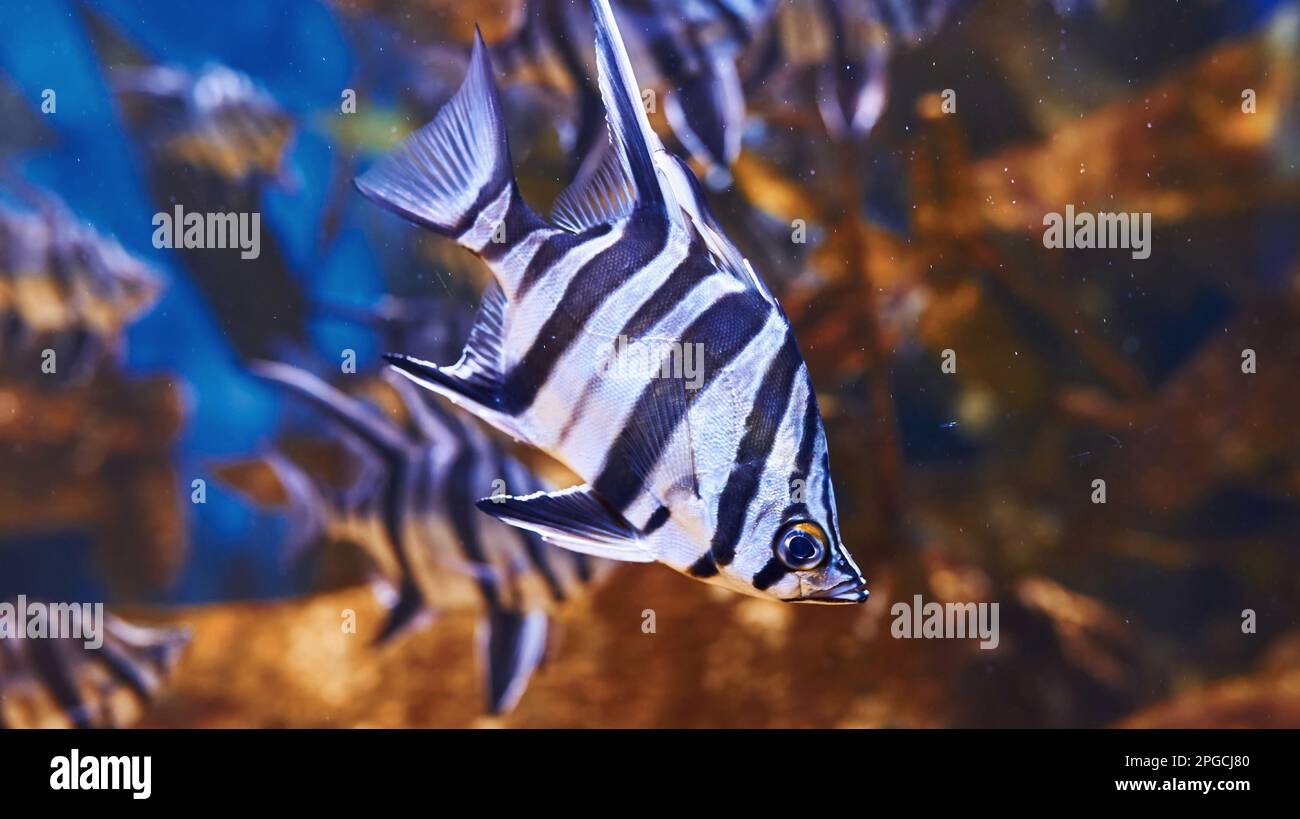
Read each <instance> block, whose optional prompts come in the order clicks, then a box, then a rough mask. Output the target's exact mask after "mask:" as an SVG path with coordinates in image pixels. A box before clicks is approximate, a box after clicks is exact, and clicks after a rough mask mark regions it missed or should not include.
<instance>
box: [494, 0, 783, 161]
mask: <svg viewBox="0 0 1300 819" xmlns="http://www.w3.org/2000/svg"><path fill="white" fill-rule="evenodd" d="M577 5H578V4H575V3H574V2H573V0H529V2H528V4H527V6H526V8H525V9H524V16H523V22H522V24H521V25H520V26H519V28H518V29H517V30H516V32H515V33H514V34H513V35H512V36H511V37H510V38H509V39H507V40H506V41H504V42H502V43H499V44H497V45H496V46H495V47H494V48H493V53H494V54H495V55H496V57H497V59H498V60H499V61H500V62H502V63H503V64H504V65H505V66H506V68H507V69H509V70H514V69H515V68H517V67H519V66H530V67H536V66H540V65H543V64H545V63H546V61H547V60H548V59H554V60H555V63H556V64H557V65H558V67H559V68H560V70H561V71H562V72H563V73H564V75H565V76H566V79H567V85H568V86H569V87H571V88H573V89H574V90H575V92H576V95H577V104H578V112H577V127H576V133H575V134H574V137H573V140H572V146H571V152H572V153H573V155H574V156H575V157H577V158H578V159H580V160H584V161H585V159H586V158H587V157H589V156H591V155H592V154H593V151H595V149H597V148H598V147H599V145H600V143H601V142H603V141H604V137H605V133H604V131H605V129H604V124H603V114H602V110H601V102H600V95H599V92H598V90H597V89H596V88H594V87H593V86H592V83H591V81H590V80H589V79H588V77H589V76H590V70H589V68H588V60H587V57H588V54H587V51H586V49H582V48H579V47H577V45H576V44H579V43H582V42H584V41H585V42H591V28H590V25H589V23H588V18H587V16H586V14H585V13H584V12H582V11H581V10H579V9H578V8H577ZM775 5H776V3H775V0H688V2H684V3H677V2H668V0H624V2H621V3H619V7H620V10H621V13H622V14H623V15H624V16H625V19H627V20H628V21H629V22H630V23H632V26H631V29H630V31H631V32H632V36H633V38H634V39H635V42H634V44H633V52H634V55H635V56H637V57H639V58H640V59H639V60H638V65H640V66H641V67H642V69H643V70H642V73H643V75H645V78H646V79H647V80H650V81H653V82H655V83H656V84H661V85H663V86H665V88H666V91H665V94H664V115H665V116H666V117H667V119H668V122H669V124H670V125H671V126H672V129H673V133H674V134H675V135H676V136H677V138H678V139H679V140H680V141H681V143H682V145H683V147H685V148H686V150H687V151H689V152H690V154H691V155H692V156H693V157H695V158H696V159H697V161H699V162H700V163H701V164H702V165H703V166H704V167H705V168H706V169H709V170H711V171H712V172H714V173H716V174H718V176H719V177H725V171H726V169H728V168H730V166H731V163H732V162H734V161H735V160H736V157H737V156H739V155H740V138H741V131H742V128H743V125H744V117H745V101H744V94H743V90H742V87H741V82H740V76H739V74H738V73H737V70H736V60H737V58H738V56H739V53H740V51H741V50H742V49H743V48H744V46H745V45H746V44H747V43H748V42H749V41H750V39H752V38H753V36H754V34H755V32H756V31H757V30H758V29H759V28H761V27H762V26H763V25H764V24H765V22H766V20H767V19H768V18H769V17H770V16H771V13H772V10H773V8H774V7H775Z"/></svg>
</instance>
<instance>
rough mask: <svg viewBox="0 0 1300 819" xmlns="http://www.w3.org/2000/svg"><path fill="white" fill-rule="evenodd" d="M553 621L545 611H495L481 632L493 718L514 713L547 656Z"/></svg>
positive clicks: (489, 613) (488, 697)
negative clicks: (548, 634) (548, 638)
mask: <svg viewBox="0 0 1300 819" xmlns="http://www.w3.org/2000/svg"><path fill="white" fill-rule="evenodd" d="M548 627H549V620H548V617H547V615H546V612H545V611H542V610H540V609H537V610H532V611H514V610H511V609H503V608H494V609H492V610H490V611H489V612H488V614H487V621H486V623H485V624H484V626H483V630H482V632H481V633H480V651H481V652H482V655H483V666H484V673H485V675H486V677H487V679H486V682H487V700H488V710H489V711H490V712H491V713H492V714H493V715H498V714H508V713H510V712H511V711H513V710H514V708H515V705H517V704H518V702H519V698H520V697H522V696H523V694H524V689H525V688H527V687H528V680H529V679H530V678H531V677H532V675H533V672H534V671H535V670H536V669H537V666H538V665H539V664H541V662H542V658H543V657H544V656H545V654H546V634H547V631H548Z"/></svg>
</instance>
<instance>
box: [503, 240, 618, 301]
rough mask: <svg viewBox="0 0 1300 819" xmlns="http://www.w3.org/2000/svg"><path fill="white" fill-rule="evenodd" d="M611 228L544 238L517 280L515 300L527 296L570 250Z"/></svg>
mask: <svg viewBox="0 0 1300 819" xmlns="http://www.w3.org/2000/svg"><path fill="white" fill-rule="evenodd" d="M612 228H613V226H612V225H608V224H601V225H594V226H592V227H590V228H587V229H586V230H584V231H582V232H581V233H569V232H567V231H562V232H559V233H555V234H552V235H550V236H548V237H546V240H545V241H543V242H542V246H541V247H539V248H537V252H536V253H534V254H533V258H532V259H530V260H529V262H528V266H527V267H526V268H524V275H523V277H522V278H520V280H519V289H518V292H517V293H516V294H515V297H514V298H515V300H516V301H517V300H519V299H522V298H523V297H524V296H526V295H528V291H529V290H532V289H533V285H534V284H536V283H537V282H538V281H540V280H541V278H542V276H544V275H546V273H548V272H550V270H551V268H553V267H555V264H556V263H557V262H558V261H560V259H563V258H564V256H565V254H567V253H568V252H569V251H570V250H573V249H574V248H576V247H577V246H578V245H581V244H584V243H586V242H589V241H591V240H593V239H598V238H600V237H601V236H604V235H605V234H606V233H609V231H610V230H611V229H612Z"/></svg>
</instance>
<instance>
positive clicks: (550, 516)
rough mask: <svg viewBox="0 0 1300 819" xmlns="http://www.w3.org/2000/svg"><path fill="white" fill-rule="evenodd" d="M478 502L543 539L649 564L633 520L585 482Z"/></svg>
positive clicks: (607, 555)
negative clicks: (615, 508) (567, 486)
mask: <svg viewBox="0 0 1300 819" xmlns="http://www.w3.org/2000/svg"><path fill="white" fill-rule="evenodd" d="M477 505H478V508H479V509H481V510H483V511H484V512H487V513H488V514H489V515H491V516H492V517H494V518H496V519H498V520H502V521H505V522H506V523H509V524H511V525H512V526H518V527H519V528H520V529H527V530H528V531H530V532H536V533H537V534H538V535H540V536H541V537H542V539H543V540H546V541H547V542H549V543H554V544H555V545H556V546H563V547H564V548H566V549H572V550H573V551H575V552H582V553H583V554H589V555H594V556H596V557H605V558H609V559H610V560H624V561H629V562H633V563H653V562H654V559H655V557H654V555H652V554H651V553H650V552H649V551H647V550H646V549H645V548H643V547H642V546H641V544H640V543H638V542H637V541H638V534H637V531H636V529H635V528H634V527H633V526H632V524H630V523H628V522H627V520H625V519H624V518H623V516H622V515H620V514H618V513H617V512H615V511H613V510H612V509H610V508H609V506H608V504H606V503H605V502H604V501H602V500H601V499H600V498H599V497H598V496H597V495H596V493H595V492H593V491H592V489H591V487H590V486H587V485H586V484H583V485H581V486H574V487H570V488H569V489H562V490H559V491H557V492H534V493H533V494H531V495H523V496H521V497H512V496H505V497H500V496H497V497H491V498H484V499H483V500H481V501H479V502H478V504H477Z"/></svg>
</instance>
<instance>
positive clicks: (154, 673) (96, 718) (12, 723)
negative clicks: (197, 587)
mask: <svg viewBox="0 0 1300 819" xmlns="http://www.w3.org/2000/svg"><path fill="white" fill-rule="evenodd" d="M188 641H189V633H188V632H187V631H186V630H185V629H179V628H155V627H150V626H143V625H132V624H131V623H128V622H126V621H124V620H121V619H119V618H117V617H113V616H112V615H107V616H105V617H104V623H103V645H101V646H99V647H97V648H87V647H86V645H85V641H84V640H83V639H81V638H80V637H48V638H28V637H13V636H9V637H5V638H4V639H0V728H64V727H69V726H71V727H74V728H117V727H122V726H125V725H129V724H131V723H133V722H135V721H136V720H138V719H139V718H140V716H141V714H143V712H144V711H145V709H147V708H148V707H150V706H151V705H152V703H153V700H154V698H155V697H156V696H158V694H159V692H160V691H161V690H162V688H163V685H164V684H165V682H166V680H167V678H168V677H169V676H170V675H171V673H172V672H173V670H174V669H175V667H176V664H177V662H178V661H179V658H180V654H181V652H182V651H183V650H184V648H185V644H186V643H187V642H188Z"/></svg>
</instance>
